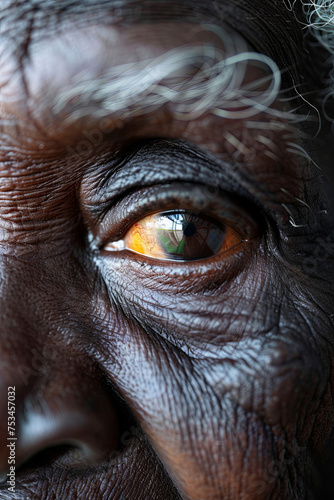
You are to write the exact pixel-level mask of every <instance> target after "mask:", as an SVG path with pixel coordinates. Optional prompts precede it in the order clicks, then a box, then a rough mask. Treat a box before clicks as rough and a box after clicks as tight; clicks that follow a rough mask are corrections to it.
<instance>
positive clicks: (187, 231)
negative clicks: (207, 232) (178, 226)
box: [183, 222, 196, 236]
mask: <svg viewBox="0 0 334 500" xmlns="http://www.w3.org/2000/svg"><path fill="white" fill-rule="evenodd" d="M195 233H196V226H195V224H194V223H193V222H188V224H187V225H186V226H185V227H184V228H183V234H184V236H193V235H194V234H195Z"/></svg>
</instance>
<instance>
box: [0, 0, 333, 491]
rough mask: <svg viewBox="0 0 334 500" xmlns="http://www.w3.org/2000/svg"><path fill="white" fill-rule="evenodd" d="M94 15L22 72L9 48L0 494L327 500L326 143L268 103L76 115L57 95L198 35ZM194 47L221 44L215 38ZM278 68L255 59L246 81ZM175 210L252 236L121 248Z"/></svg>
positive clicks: (0, 193) (0, 241) (0, 149)
mask: <svg viewBox="0 0 334 500" xmlns="http://www.w3.org/2000/svg"><path fill="white" fill-rule="evenodd" d="M41 3H42V2H41ZM102 3H103V4H105V2H101V4H102ZM32 4H33V2H31V5H32ZM263 4H265V2H264V3H263ZM20 8H22V7H20ZM81 9H82V11H83V12H82V13H81V14H80V16H81V17H79V18H76V17H75V16H74V15H73V17H69V18H68V20H67V22H68V23H72V24H70V26H69V24H67V25H66V27H64V28H63V29H62V28H59V29H58V31H57V30H56V29H55V32H53V29H54V28H55V26H56V21H54V22H55V25H54V26H53V25H52V22H53V21H52V15H51V14H50V19H51V21H50V23H51V24H50V26H48V28H45V31H43V30H42V32H41V34H40V35H38V36H36V38H34V35H33V31H32V32H31V33H32V36H31V37H30V38H31V40H30V42H29V43H31V45H30V46H29V47H30V48H29V58H27V59H24V58H23V56H22V54H18V53H13V52H11V51H10V50H9V48H8V47H11V46H12V45H11V43H12V42H9V40H10V31H6V33H5V36H3V38H2V41H1V43H2V45H1V50H2V54H11V55H10V56H8V57H6V58H4V57H2V58H1V59H2V61H3V62H2V71H1V74H2V75H3V76H2V77H1V78H2V80H1V85H2V96H1V106H2V107H1V108H0V111H1V116H0V120H1V122H0V125H1V137H0V141H1V142H0V159H1V162H0V284H1V288H0V313H1V314H0V335H1V344H0V346H1V347H0V349H1V364H0V366H1V372H0V374H1V377H0V380H1V392H0V394H1V417H0V432H1V454H0V463H1V471H2V472H3V473H4V475H6V474H7V472H8V471H9V466H8V456H9V451H8V447H7V437H8V428H7V424H8V406H7V395H8V387H13V386H15V405H16V406H15V419H16V420H15V423H16V426H15V429H16V430H15V432H16V436H17V442H16V450H15V453H16V465H17V469H16V486H15V492H14V491H10V490H8V485H7V484H6V482H4V483H3V484H2V485H1V486H0V488H1V490H0V491H1V495H0V496H1V498H3V499H5V500H9V499H15V500H23V499H24V500H26V499H29V500H33V499H34V500H35V499H43V500H55V499H57V500H58V499H61V500H65V499H66V500H75V499H82V498H87V499H92V500H98V499H113V500H114V499H115V500H116V499H122V500H141V499H142V500H144V499H145V500H147V499H150V500H154V499H157V500H158V499H159V500H161V499H168V500H169V499H170V500H172V499H173V500H174V499H181V498H182V499H186V500H204V499H205V500H218V499H224V500H237V499H249V500H258V499H261V500H267V499H269V498H271V499H318V498H331V495H332V492H333V485H332V484H331V464H332V461H333V457H332V455H333V451H332V450H333V429H334V408H333V401H332V390H333V384H334V380H333V363H334V341H333V338H334V337H333V334H334V327H333V317H334V316H333V303H334V302H333V299H334V286H333V276H334V262H333V255H334V250H333V245H334V230H333V211H332V208H331V206H330V202H329V200H330V199H331V196H333V191H334V189H333V186H331V185H330V183H329V182H328V181H325V182H324V178H325V177H324V176H325V173H326V170H327V169H329V167H330V165H329V163H328V160H327V159H326V158H327V155H328V156H330V153H329V151H330V150H329V147H330V145H329V142H330V141H327V135H326V129H323V132H322V134H320V136H319V139H318V141H319V144H317V146H318V147H319V145H320V147H321V153H322V154H321V156H320V155H318V156H316V157H315V158H316V161H317V162H321V165H320V167H321V170H319V169H318V168H317V167H316V166H315V164H314V162H312V161H310V159H309V158H305V155H304V156H303V155H301V154H297V153H296V149H297V152H298V151H299V153H300V151H301V149H298V147H299V148H305V147H310V148H311V145H310V144H309V143H308V142H307V141H308V139H306V140H304V139H303V138H301V136H300V134H299V129H296V127H291V124H290V123H289V121H288V120H285V119H284V118H282V117H281V116H276V115H274V116H273V115H272V114H270V113H267V112H265V111H263V112H262V111H260V112H259V113H257V114H256V115H255V116H254V117H251V118H245V119H241V118H238V119H231V118H222V117H220V116H217V115H215V114H213V113H212V112H210V111H209V110H208V111H207V112H205V113H203V114H202V115H201V116H198V117H193V118H192V119H187V120H181V119H180V118H179V117H178V116H177V115H176V112H175V108H174V107H173V104H166V105H164V106H163V107H161V108H159V109H158V110H155V111H154V112H148V111H145V112H142V113H138V114H137V116H131V117H121V118H120V116H115V115H113V114H112V113H110V114H109V115H107V116H106V117H105V118H106V121H104V122H103V124H102V122H101V117H97V116H96V115H94V113H93V114H87V113H86V112H85V113H84V114H81V115H80V116H79V118H75V119H74V118H73V119H72V118H71V120H70V121H68V119H67V118H68V116H70V111H69V110H68V109H67V110H65V111H66V113H65V112H63V113H60V114H58V115H57V114H56V113H54V108H53V107H52V106H51V104H50V102H51V97H52V98H53V97H54V96H55V95H56V96H57V95H58V93H59V92H61V91H62V90H63V89H64V87H65V86H66V85H68V84H69V83H71V82H72V81H73V79H74V78H75V76H76V75H78V74H81V73H80V72H82V71H85V77H89V78H91V79H94V78H97V77H98V76H99V75H100V74H101V73H103V71H105V69H106V68H109V67H110V66H113V65H116V64H120V63H127V62H133V61H134V62H136V63H137V62H138V63H140V61H141V60H143V59H145V58H152V57H159V56H161V55H162V54H164V53H166V52H167V51H168V50H172V49H174V48H176V47H182V46H184V45H185V44H186V43H188V41H189V38H187V37H188V35H189V32H191V30H193V29H194V27H195V26H197V25H196V23H195V22H194V20H190V21H188V20H187V21H186V20H185V21H184V22H182V23H181V22H180V23H178V24H176V25H175V24H174V23H171V22H170V21H169V20H166V21H163V20H159V21H157V22H152V23H151V24H148V23H138V24H136V23H135V24H131V25H130V26H126V27H124V26H118V25H117V23H114V24H112V23H109V22H108V23H106V25H104V26H100V25H97V24H96V22H95V21H94V23H92V21H91V19H90V17H89V13H90V12H91V10H90V9H91V6H90V5H89V2H87V10H85V3H82V6H81ZM0 10H1V7H0ZM9 12H10V11H8V14H7V11H6V9H5V8H3V18H4V25H5V26H7V24H6V23H8V25H10V16H9ZM287 12H288V11H287ZM282 13H283V10H282ZM284 13H285V10H284ZM284 15H285V14H284ZM286 15H288V14H287V13H286ZM6 16H7V18H6ZM57 22H58V23H60V22H61V21H59V20H58V21H57ZM63 22H64V23H65V21H63ZM65 24H66V23H65ZM148 26H149V30H148ZM69 27H70V29H69ZM82 30H85V31H82ZM28 31H29V30H28V29H26V33H28ZM45 33H48V34H47V35H46V34H45ZM54 35H55V36H54ZM20 40H21V39H20ZM194 40H195V41H196V43H200V44H202V43H206V42H210V43H213V41H214V42H215V43H216V44H219V43H222V46H221V48H222V50H225V49H224V43H223V42H218V40H217V39H216V38H215V36H214V35H212V34H210V33H209V34H208V33H203V32H200V33H199V34H195V35H194ZM18 43H19V42H18ZM20 43H21V42H20ZM27 44H28V41H27V40H26V44H24V43H22V44H21V45H22V47H23V48H24V47H25V45H27ZM22 47H21V48H22ZM24 51H26V52H27V48H26V47H25V48H24ZM23 66H24V78H23V79H22V78H21V77H22V68H23ZM263 74H264V73H263V70H262V69H261V68H254V67H248V68H247V72H246V75H245V79H246V80H247V81H248V82H249V81H255V80H256V79H258V78H260V77H261V76H263ZM27 96H29V99H28V97H27ZM282 106H283V104H282V102H281V101H279V100H278V99H276V100H275V101H274V102H273V103H271V105H270V108H271V110H281V109H282ZM250 122H251V124H252V125H253V126H250V125H249V124H250ZM256 123H260V124H261V126H260V129H259V128H257V127H256V126H255V124H256ZM311 126H312V123H311ZM301 127H305V124H302V125H301ZM321 141H324V143H325V145H324V144H323V143H321ZM296 144H297V146H298V147H297V148H296V147H293V146H291V145H296ZM315 145H316V142H313V143H312V149H314V146H315ZM324 171H325V173H324ZM166 210H167V211H168V210H169V211H171V210H174V211H175V210H187V211H189V212H191V213H193V214H195V215H196V216H198V217H207V218H210V221H211V220H214V221H223V222H221V223H224V224H225V226H224V227H226V226H228V227H231V228H232V230H233V231H234V230H235V231H236V234H238V235H241V237H240V238H239V239H235V238H237V236H235V233H234V232H233V238H234V239H233V238H232V240H231V241H232V244H230V245H228V244H226V247H224V249H223V250H222V251H220V250H218V251H217V252H214V253H213V255H211V256H209V257H206V258H199V257H200V256H199V257H198V258H197V259H194V260H187V259H183V260H179V261H177V260H175V259H172V258H169V259H156V258H152V257H151V256H150V255H147V254H144V253H138V252H137V253H135V252H134V251H132V250H131V249H126V250H118V251H114V250H111V249H110V246H108V245H109V244H110V242H117V241H119V240H121V239H122V238H123V237H124V235H125V234H126V233H127V231H128V230H130V229H131V227H132V226H133V224H135V223H136V222H138V221H139V220H142V219H143V218H144V217H145V216H147V215H149V214H152V213H156V212H163V211H166ZM205 220H207V219H205ZM6 479H7V478H6ZM6 479H5V481H6ZM326 495H327V496H326Z"/></svg>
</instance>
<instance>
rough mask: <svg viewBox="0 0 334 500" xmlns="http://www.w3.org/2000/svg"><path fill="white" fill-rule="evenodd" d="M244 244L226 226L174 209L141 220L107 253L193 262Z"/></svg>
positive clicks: (192, 213)
mask: <svg viewBox="0 0 334 500" xmlns="http://www.w3.org/2000/svg"><path fill="white" fill-rule="evenodd" d="M242 241H243V238H242V236H241V235H240V234H239V233H238V232H237V231H236V230H234V229H233V228H232V227H230V226H228V225H227V224H225V223H222V222H220V221H216V220H214V219H211V218H209V217H206V216H204V215H202V214H196V213H194V212H191V211H187V210H174V211H168V212H159V213H156V214H151V215H148V216H146V217H144V218H142V219H141V220H139V221H137V222H136V223H135V224H133V225H132V226H131V227H130V229H129V230H128V232H127V233H126V235H125V237H124V239H122V240H119V241H114V242H111V243H108V244H107V245H106V247H105V250H108V251H115V250H116V251H117V250H118V251H119V250H125V249H126V250H130V251H133V252H137V253H140V254H143V255H146V256H147V257H151V258H155V259H165V260H181V261H193V260H201V259H207V258H209V257H213V256H214V255H216V254H218V253H222V252H224V251H227V250H230V249H231V248H233V247H234V246H236V245H238V244H239V243H241V242H242Z"/></svg>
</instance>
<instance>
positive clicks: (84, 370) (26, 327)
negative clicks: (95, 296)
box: [0, 258, 118, 480]
mask: <svg viewBox="0 0 334 500" xmlns="http://www.w3.org/2000/svg"><path fill="white" fill-rule="evenodd" d="M43 278H44V279H45V280H46V281H47V282H49V285H48V283H44V284H43V285H42V284H41V286H40V287H39V286H38V285H39V283H41V281H40V280H41V279H43ZM48 289H50V292H49V293H48ZM57 293H58V294H60V293H61V290H60V285H59V283H58V284H57V283H55V285H54V287H53V288H52V284H51V278H50V276H49V277H48V276H47V269H46V267H45V266H44V265H43V264H41V265H39V266H34V265H33V263H32V261H30V262H29V261H28V260H27V259H26V260H25V261H23V260H14V259H10V258H1V259H0V395H1V396H0V474H5V473H6V472H7V471H8V468H9V462H8V460H9V458H10V453H11V449H10V448H8V443H13V447H14V444H15V465H16V466H20V465H21V464H23V463H24V462H26V461H27V460H29V459H30V458H31V457H33V456H34V455H36V454H38V453H40V452H42V451H43V450H45V449H48V448H53V447H57V446H63V447H65V448H64V449H66V450H67V451H65V452H64V453H62V456H61V458H59V460H61V461H62V464H65V466H68V467H70V466H74V467H79V466H80V467H82V466H95V465H96V464H99V463H101V462H103V461H105V460H106V458H107V457H108V455H109V454H110V453H111V452H112V451H113V450H114V449H115V447H116V446H117V442H118V425H117V418H116V411H115V409H114V407H113V404H112V402H111V398H110V395H109V393H108V390H107V388H106V385H105V383H104V381H103V379H102V376H101V374H100V373H99V371H98V369H97V368H96V364H95V363H94V361H93V360H92V359H90V357H89V356H88V355H87V354H86V352H85V349H84V348H82V347H84V341H83V340H82V338H81V339H80V334H81V332H80V326H77V327H76V326H75V324H76V323H75V321H71V325H72V326H70V325H66V324H65V321H64V318H62V317H61V316H62V313H63V311H60V312H58V311H57V309H58V308H59V307H60V306H59V304H61V303H62V297H61V298H60V300H59V301H58V302H57V301H56V300H55V297H56V295H57ZM68 293H69V292H68ZM64 295H65V294H64ZM71 315H72V317H73V316H75V311H71ZM57 318H58V324H57ZM79 319H80V318H79ZM79 322H80V321H79ZM10 410H11V411H10ZM13 417H14V418H13ZM9 424H11V425H9ZM11 433H13V434H11ZM69 450H70V451H69ZM73 450H75V452H73ZM0 480H1V477H0Z"/></svg>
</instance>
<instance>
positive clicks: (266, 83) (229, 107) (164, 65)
mask: <svg viewBox="0 0 334 500" xmlns="http://www.w3.org/2000/svg"><path fill="white" fill-rule="evenodd" d="M206 29H207V31H208V32H209V31H210V30H212V29H214V31H215V32H216V34H218V35H219V37H220V38H221V40H222V41H223V42H226V41H228V43H225V46H227V47H229V48H230V51H231V50H232V52H231V53H227V54H226V53H225V52H223V51H222V50H220V49H218V48H217V47H215V46H214V45H210V44H205V43H204V44H198V45H189V46H181V47H177V48H173V49H171V50H169V51H167V52H166V53H163V54H162V55H161V56H159V57H155V58H152V59H146V60H143V61H139V62H138V61H136V62H133V63H132V62H130V63H124V64H121V65H117V66H114V67H112V68H110V69H109V70H107V71H106V72H105V73H103V74H102V75H100V76H99V77H95V78H92V79H88V80H83V81H78V82H75V83H73V82H72V83H71V84H70V85H68V86H66V87H63V88H61V89H58V91H57V92H56V95H55V96H54V97H53V104H52V105H51V109H52V114H53V116H54V117H55V118H56V117H57V116H63V117H64V116H65V117H66V120H67V121H69V122H71V121H76V120H78V119H82V118H85V117H87V116H89V117H95V118H104V117H106V116H110V115H112V116H113V117H115V118H120V119H125V120H126V119H129V118H133V117H138V116H143V115H145V114H150V113H152V112H154V111H156V110H158V109H160V108H162V107H163V106H165V105H168V104H171V105H172V113H173V116H174V117H178V118H179V119H181V120H190V119H194V118H198V117H199V116H201V115H203V114H204V113H206V112H208V111H209V112H211V113H213V114H217V115H218V116H220V117H222V118H232V119H233V118H234V119H244V118H249V117H251V116H254V115H255V114H258V113H259V112H263V111H266V112H268V113H272V114H273V113H276V111H274V110H272V109H270V106H271V105H272V103H273V102H274V101H275V100H276V98H277V96H278V94H279V91H280V83H281V74H280V71H279V69H278V67H277V65H276V63H275V62H274V61H273V60H272V59H270V58H268V57H267V56H265V55H263V54H258V53H255V52H251V51H249V50H248V48H247V45H246V43H245V42H244V41H243V39H242V38H240V37H239V36H236V35H230V34H229V33H228V32H227V31H226V30H223V29H222V28H221V27H212V26H211V27H207V28H206ZM227 38H228V40H227ZM232 47H233V48H232ZM252 64H253V65H255V66H256V67H258V66H259V65H262V66H263V69H264V68H265V69H266V70H267V74H264V75H263V77H262V78H259V79H257V80H255V81H251V82H250V83H247V84H245V83H244V77H245V73H246V65H248V66H251V65H252ZM263 87H265V90H264V89H263ZM260 89H261V90H260Z"/></svg>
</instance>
